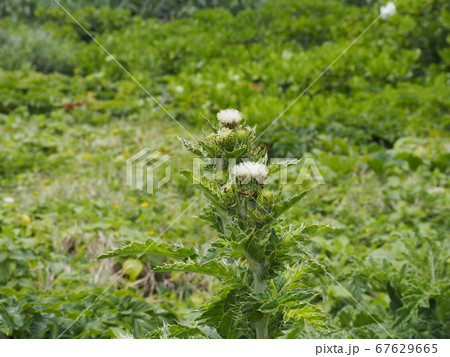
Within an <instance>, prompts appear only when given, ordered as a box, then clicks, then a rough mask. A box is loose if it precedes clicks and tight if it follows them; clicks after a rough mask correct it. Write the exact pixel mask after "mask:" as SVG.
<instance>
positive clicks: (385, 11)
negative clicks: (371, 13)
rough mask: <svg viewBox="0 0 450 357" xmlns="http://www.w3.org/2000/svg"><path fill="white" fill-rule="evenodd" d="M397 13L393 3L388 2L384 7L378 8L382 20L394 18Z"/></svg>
mask: <svg viewBox="0 0 450 357" xmlns="http://www.w3.org/2000/svg"><path fill="white" fill-rule="evenodd" d="M396 12H397V8H396V7H395V5H394V3H392V2H388V3H387V4H386V6H382V7H380V16H381V18H382V19H383V20H386V19H388V18H390V17H391V16H394V15H395V13H396Z"/></svg>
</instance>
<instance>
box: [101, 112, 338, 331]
mask: <svg viewBox="0 0 450 357" xmlns="http://www.w3.org/2000/svg"><path fill="white" fill-rule="evenodd" d="M217 118H218V121H217V122H214V123H211V122H208V123H209V125H210V126H211V129H212V133H211V134H209V135H207V136H206V138H205V139H204V140H203V141H198V143H196V144H195V145H194V144H192V143H190V142H188V141H186V140H185V139H180V140H181V142H182V143H183V145H184V146H185V147H186V148H187V149H188V150H190V151H191V152H192V153H193V154H194V155H196V156H197V158H200V159H202V160H204V161H203V162H204V166H203V169H204V171H205V172H209V174H208V175H206V174H204V175H203V174H199V173H197V172H195V170H194V172H191V171H182V172H181V173H182V175H184V176H185V177H186V178H188V179H189V180H190V181H191V182H192V183H193V185H194V186H195V187H196V188H197V189H199V190H200V191H201V192H202V193H203V194H204V195H205V196H206V198H207V199H208V200H209V202H210V204H209V205H208V206H206V207H205V208H204V209H203V211H202V213H201V214H200V218H201V219H203V220H205V221H206V222H208V223H209V225H210V226H211V227H213V228H214V229H215V230H216V231H217V237H216V238H215V239H214V240H213V241H212V242H210V245H209V247H208V248H207V249H206V251H205V252H204V253H201V252H198V251H196V250H195V249H193V248H188V247H183V246H180V245H175V244H168V243H166V242H160V241H156V240H155V239H149V240H148V241H147V242H145V243H132V244H130V245H128V246H125V247H122V248H119V249H117V250H115V251H113V252H110V253H107V254H105V255H103V256H101V257H100V258H109V257H115V256H139V255H141V254H143V253H144V252H145V253H146V254H158V255H164V256H166V257H168V259H170V260H171V262H169V263H167V264H165V265H161V266H157V267H155V268H154V271H159V272H162V271H183V272H191V273H199V274H207V275H212V276H215V277H216V278H217V279H218V280H219V282H220V284H219V288H218V290H217V291H216V292H215V296H214V297H213V298H212V299H211V300H210V301H207V302H206V303H204V304H203V305H201V306H200V307H199V308H198V310H197V311H196V316H197V317H196V319H195V321H194V322H193V323H192V324H191V325H187V324H185V325H181V324H180V325H174V326H166V327H165V328H164V329H162V330H159V331H156V332H152V333H151V334H150V335H149V336H151V337H157V336H160V337H161V336H162V337H222V338H276V337H304V336H317V333H316V332H317V331H318V330H319V329H321V328H322V327H324V325H325V324H324V314H323V313H322V311H321V310H320V309H319V308H318V307H317V306H316V305H315V304H314V303H313V302H314V299H315V298H316V294H315V293H314V292H313V291H311V289H309V288H308V287H307V286H306V284H305V282H304V280H305V278H307V277H308V276H309V275H310V274H312V273H314V272H319V273H323V271H322V270H321V267H320V266H319V265H318V264H316V263H314V262H311V261H310V260H308V258H307V256H306V255H305V252H304V248H303V246H302V244H303V242H304V240H305V239H307V238H308V237H309V236H310V235H311V234H313V233H317V232H321V231H326V230H329V229H330V228H329V227H328V226H319V225H310V226H306V225H302V226H300V227H293V226H292V225H288V224H285V223H284V221H283V219H281V218H280V217H281V215H282V214H283V213H284V212H286V211H287V210H288V209H289V208H290V207H292V206H293V205H295V204H297V203H298V202H299V201H300V200H301V199H302V198H303V197H304V196H305V194H306V193H307V191H303V192H299V193H297V194H295V195H294V196H292V197H289V198H285V197H284V195H283V191H282V190H279V192H269V191H268V190H267V180H268V178H269V176H270V175H273V174H274V173H275V172H277V170H278V169H279V168H280V166H276V165H269V163H268V157H267V153H266V151H265V150H264V149H262V148H261V147H259V146H257V145H256V143H255V138H256V135H255V128H252V127H250V126H248V125H246V123H245V120H244V119H243V115H242V114H241V113H240V112H238V111H237V110H234V109H227V110H223V111H221V112H219V113H218V115H217ZM317 300H318V299H317Z"/></svg>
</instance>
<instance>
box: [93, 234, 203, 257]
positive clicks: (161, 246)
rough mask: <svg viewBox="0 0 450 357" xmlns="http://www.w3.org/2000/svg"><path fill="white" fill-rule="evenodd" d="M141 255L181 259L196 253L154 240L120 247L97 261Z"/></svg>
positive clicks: (189, 249)
mask: <svg viewBox="0 0 450 357" xmlns="http://www.w3.org/2000/svg"><path fill="white" fill-rule="evenodd" d="M141 254H153V255H162V256H165V257H170V258H177V259H183V258H187V257H190V256H193V255H196V252H195V251H194V250H193V249H191V248H184V247H182V246H177V245H174V244H168V243H165V242H157V241H156V239H148V240H147V241H146V242H145V243H140V242H134V243H131V244H129V245H126V246H123V247H120V248H118V249H115V250H113V251H111V252H108V253H105V254H102V255H100V256H99V257H98V258H97V259H98V260H100V259H106V258H113V257H123V256H139V255H141Z"/></svg>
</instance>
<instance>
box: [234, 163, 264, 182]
mask: <svg viewBox="0 0 450 357" xmlns="http://www.w3.org/2000/svg"><path fill="white" fill-rule="evenodd" d="M267 175H268V172H267V166H266V165H264V164H260V163H258V162H251V161H244V162H241V163H240V164H239V165H236V166H234V167H233V176H234V177H236V178H238V179H239V180H244V181H245V180H250V179H252V178H253V179H255V180H256V181H257V182H258V183H259V184H261V185H264V183H265V182H266V179H267Z"/></svg>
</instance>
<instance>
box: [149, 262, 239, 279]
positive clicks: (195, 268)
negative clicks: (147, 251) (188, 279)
mask: <svg viewBox="0 0 450 357" xmlns="http://www.w3.org/2000/svg"><path fill="white" fill-rule="evenodd" d="M153 270H154V271H184V272H186V273H198V274H206V275H213V276H216V277H219V278H229V277H232V276H234V271H233V269H231V268H229V267H227V266H225V265H223V264H221V263H219V262H216V261H209V262H207V263H205V264H199V263H197V262H194V261H189V262H186V263H175V264H166V265H162V266H158V267H155V268H154V269H153Z"/></svg>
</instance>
